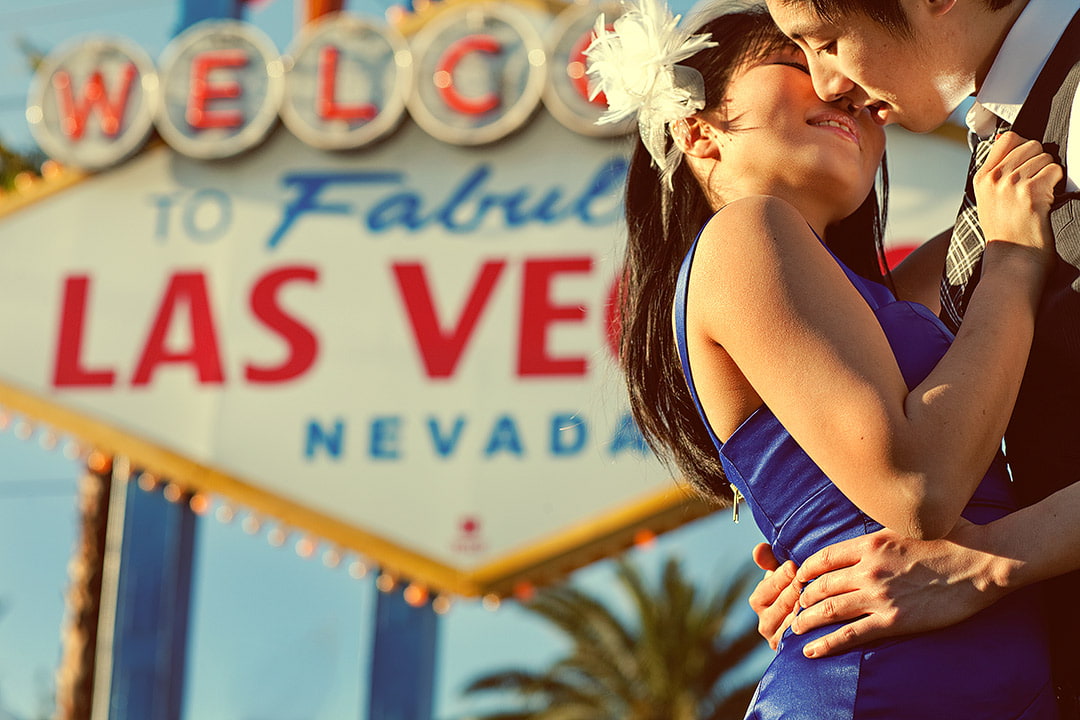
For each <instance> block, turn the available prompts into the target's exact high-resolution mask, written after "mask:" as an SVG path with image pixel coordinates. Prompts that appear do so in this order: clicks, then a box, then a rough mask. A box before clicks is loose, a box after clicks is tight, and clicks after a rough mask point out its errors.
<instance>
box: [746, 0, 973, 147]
mask: <svg viewBox="0 0 1080 720" xmlns="http://www.w3.org/2000/svg"><path fill="white" fill-rule="evenodd" d="M919 1H920V0H904V6H905V10H908V13H907V14H908V19H909V21H910V22H911V35H910V36H903V37H898V36H896V35H895V34H894V33H893V32H891V31H890V30H889V29H888V28H886V27H884V26H882V25H880V24H879V23H877V22H874V21H873V20H871V19H870V18H869V17H867V16H865V15H863V14H862V13H852V14H850V15H848V16H847V17H844V18H843V19H841V20H838V21H836V22H826V21H824V20H823V19H821V17H819V16H818V15H817V13H815V12H814V11H813V10H811V9H810V8H808V7H806V5H805V3H803V2H800V1H799V0H767V3H768V6H769V12H770V13H771V14H772V16H773V19H774V20H775V21H776V24H777V25H778V26H779V27H780V29H781V30H783V32H784V34H786V35H787V36H788V37H790V38H791V39H792V40H794V41H795V43H796V44H798V45H799V47H801V48H802V49H803V51H804V52H805V53H806V57H807V61H808V63H809V66H810V73H811V76H812V77H813V80H814V89H815V91H816V92H817V94H818V95H819V96H821V98H822V99H823V100H835V99H837V98H839V97H846V98H847V99H848V100H849V101H850V102H852V103H853V104H854V105H855V107H857V108H862V107H869V108H870V110H871V111H872V112H873V114H874V115H875V116H876V117H877V119H878V121H879V122H882V123H899V124H900V125H903V126H904V127H905V128H907V129H908V130H912V131H915V132H927V131H929V130H933V129H934V128H936V127H938V126H939V125H941V124H942V123H943V122H945V120H946V119H947V118H948V117H949V114H950V113H951V112H952V110H953V109H954V108H955V107H956V106H957V105H959V104H960V103H961V102H962V101H963V99H964V98H965V97H967V96H968V95H970V94H971V93H972V92H973V91H974V87H973V84H972V81H971V80H970V79H966V80H965V78H964V77H963V73H957V72H954V71H953V68H952V67H951V66H952V65H953V63H952V62H951V60H950V58H949V54H948V46H949V43H948V42H947V41H946V38H945V37H944V36H943V35H942V34H941V32H940V25H941V23H937V22H934V18H933V16H931V15H930V14H929V13H925V12H922V9H921V7H920V6H919Z"/></svg>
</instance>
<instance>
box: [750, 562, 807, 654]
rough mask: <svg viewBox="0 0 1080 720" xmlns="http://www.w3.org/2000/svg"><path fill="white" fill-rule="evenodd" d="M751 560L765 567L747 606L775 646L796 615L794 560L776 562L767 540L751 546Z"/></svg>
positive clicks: (774, 646)
mask: <svg viewBox="0 0 1080 720" xmlns="http://www.w3.org/2000/svg"><path fill="white" fill-rule="evenodd" d="M754 562H755V563H757V566H758V567H759V568H761V569H762V570H764V571H765V577H764V578H762V580H761V582H759V583H758V585H757V587H756V588H754V592H752V593H750V607H751V608H753V609H754V612H756V613H757V616H758V632H759V633H761V636H762V637H763V638H765V639H766V640H768V641H769V647H771V648H772V649H773V650H775V649H776V648H777V646H778V645H779V644H780V638H781V637H782V636H783V635H784V631H785V630H787V629H788V626H790V625H791V622H792V620H794V618H795V610H796V609H797V603H798V601H799V586H798V585H797V584H795V582H794V581H795V563H793V562H791V561H790V560H789V561H788V562H786V563H784V564H783V565H780V564H779V563H777V562H776V558H775V557H774V556H773V552H772V548H771V547H769V545H768V544H767V543H759V544H758V545H757V546H756V547H755V548H754Z"/></svg>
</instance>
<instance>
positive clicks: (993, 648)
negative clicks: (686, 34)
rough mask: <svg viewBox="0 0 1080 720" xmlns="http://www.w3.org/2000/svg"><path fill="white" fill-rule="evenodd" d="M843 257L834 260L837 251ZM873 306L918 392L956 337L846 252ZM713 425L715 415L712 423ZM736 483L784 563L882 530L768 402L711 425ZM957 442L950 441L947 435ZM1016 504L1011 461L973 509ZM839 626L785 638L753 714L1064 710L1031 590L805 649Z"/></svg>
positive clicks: (971, 516) (950, 716)
mask: <svg viewBox="0 0 1080 720" xmlns="http://www.w3.org/2000/svg"><path fill="white" fill-rule="evenodd" d="M696 247H697V243H696V242H695V244H694V247H692V248H691V249H690V252H689V253H687V256H686V259H685V260H684V262H683V266H682V270H681V271H680V274H679V281H678V285H677V288H676V295H675V308H674V310H675V326H676V336H677V340H678V346H679V356H680V358H681V359H682V365H683V371H684V375H685V376H686V381H687V383H688V385H689V387H690V392H691V394H692V395H693V398H694V402H695V403H696V405H697V408H698V412H700V413H701V414H702V418H704V412H703V411H702V407H701V403H700V401H699V400H698V396H697V391H696V389H695V388H694V382H693V378H692V376H691V373H690V365H689V362H688V360H687V358H688V355H687V348H686V321H685V311H686V298H687V285H688V279H689V275H690V267H691V264H692V262H693V257H694V251H695V250H696ZM834 258H835V256H834ZM837 263H839V264H840V266H841V267H842V268H843V269H844V272H845V273H846V274H847V276H848V278H849V279H850V280H851V283H852V284H853V285H854V286H855V287H856V289H858V291H859V292H860V294H862V296H863V298H864V299H865V300H866V302H867V303H868V304H869V305H870V307H871V308H872V309H873V311H874V314H875V315H876V317H877V319H878V322H879V323H880V324H881V327H882V329H883V330H884V331H885V335H886V336H887V337H888V339H889V344H890V345H891V347H892V350H893V353H894V355H895V356H896V360H897V363H898V365H899V366H900V370H901V372H902V373H903V376H904V379H905V381H906V382H907V385H908V387H909V388H913V387H915V386H916V385H918V384H919V383H920V382H921V381H922V380H923V379H924V378H925V377H926V376H927V375H928V374H929V373H930V371H931V370H932V369H933V368H934V366H935V365H936V364H937V362H938V361H939V360H940V359H941V357H942V355H944V353H945V351H946V350H947V349H948V347H949V344H950V343H951V342H952V334H951V333H950V332H949V331H948V329H946V328H945V326H944V325H943V324H942V323H941V321H940V320H938V318H937V317H936V316H935V315H934V314H933V313H932V312H930V310H929V309H927V308H926V307H925V306H923V305H919V304H917V303H910V302H902V301H898V300H897V299H896V298H895V297H893V295H892V293H891V292H890V291H889V290H888V289H886V288H885V287H884V286H882V285H880V284H878V283H874V282H871V281H869V280H866V279H864V278H862V277H859V276H858V275H856V274H855V273H853V272H852V271H851V270H849V269H848V268H847V267H845V266H844V265H843V263H841V262H840V261H839V259H837ZM707 424H708V423H707V422H706V425H707ZM709 432H710V434H711V435H712V438H713V442H714V443H715V444H716V447H717V450H718V451H719V453H720V459H721V462H722V464H723V467H724V471H725V472H726V474H727V478H728V481H729V482H730V483H732V484H733V485H734V486H735V487H736V488H738V490H739V491H740V492H741V493H742V495H743V497H744V498H745V500H746V503H747V505H748V506H749V508H750V510H751V512H752V514H753V516H754V520H755V522H756V523H757V525H758V528H759V529H760V530H761V532H762V534H764V536H765V540H766V541H767V542H768V543H770V544H771V545H772V548H773V552H774V554H775V555H776V558H777V559H778V560H779V561H780V562H784V561H786V560H794V561H795V562H796V563H798V564H802V563H803V561H805V560H806V559H807V558H808V557H809V556H810V555H812V554H813V553H814V552H816V551H818V550H820V549H821V548H823V547H825V546H826V545H830V544H832V543H835V542H839V541H840V540H846V539H848V538H853V537H857V536H859V535H865V534H867V533H872V532H874V531H876V530H879V529H881V527H882V526H881V525H879V524H878V523H876V522H875V521H874V520H872V519H871V518H870V517H868V516H867V515H866V514H865V513H863V512H862V511H860V510H859V509H858V508H857V507H856V506H855V505H854V504H853V503H852V502H851V501H850V500H848V499H847V497H845V496H844V495H843V494H842V493H841V492H840V491H839V490H838V489H837V488H836V486H835V485H833V484H832V482H830V481H829V478H827V477H826V476H825V474H824V473H823V472H822V471H821V469H820V468H818V467H817V465H815V464H814V462H813V461H812V460H811V459H810V458H809V456H807V455H806V453H805V452H804V451H803V450H802V448H800V447H799V445H798V444H797V443H796V442H795V440H794V439H793V438H792V437H791V435H790V434H788V432H787V430H785V429H784V427H783V426H782V425H781V424H780V423H779V421H778V420H777V419H776V417H775V416H774V415H773V414H772V412H770V411H769V409H768V408H766V407H761V408H759V409H758V410H757V411H755V412H754V413H753V414H752V415H751V416H750V417H749V418H747V420H746V421H745V422H743V424H742V425H741V426H740V427H739V428H738V429H737V430H736V431H735V432H734V433H733V434H732V435H731V437H730V438H728V441H727V442H726V443H721V442H720V440H719V439H718V438H717V437H716V435H715V433H713V432H712V428H711V427H710V429H709ZM945 441H946V442H947V440H945ZM1014 509H1016V506H1015V504H1014V502H1013V500H1012V497H1011V492H1010V487H1009V479H1008V474H1007V470H1006V468H1005V463H1004V458H1003V457H1001V455H1000V454H999V456H998V458H997V459H996V460H995V462H994V464H993V466H992V467H991V468H990V470H989V471H988V472H987V474H986V477H985V478H983V480H982V482H981V484H980V485H979V487H978V489H977V490H976V492H975V495H974V496H973V497H972V499H971V502H969V503H968V505H967V507H966V508H965V510H964V513H963V515H964V517H965V518H966V519H968V520H970V521H971V522H974V523H987V522H990V521H992V520H995V519H997V518H999V517H1002V516H1003V515H1006V514H1008V513H1009V512H1011V511H1012V510H1014ZM837 627H838V625H830V626H827V627H823V628H820V629H818V630H816V631H813V632H809V633H807V634H805V635H795V634H793V633H792V632H791V631H790V630H789V631H787V632H786V633H785V634H784V637H783V639H782V641H781V643H780V646H779V649H778V650H777V652H776V655H775V657H774V658H773V661H772V663H771V664H770V665H769V667H768V668H767V669H766V671H765V674H764V676H763V677H762V679H761V682H760V683H759V684H758V688H757V693H756V695H755V696H754V700H753V702H752V703H751V706H750V709H749V710H748V712H747V715H746V717H747V718H754V719H761V720H772V719H774V718H785V719H794V718H806V719H807V720H811V719H812V720H824V719H828V720H834V719H836V720H840V719H845V718H852V719H856V718H857V719H858V720H869V719H870V718H881V719H883V720H916V719H918V720H937V719H941V720H975V719H977V718H980V719H981V718H985V719H986V720H1010V719H1012V718H1024V720H1029V719H1034V718H1038V719H1039V720H1050V719H1052V718H1056V717H1057V709H1056V704H1055V700H1054V695H1053V689H1052V685H1051V682H1050V668H1049V660H1048V651H1047V643H1046V634H1045V633H1046V631H1045V628H1044V620H1043V617H1042V614H1041V612H1040V611H1039V609H1038V598H1037V596H1036V595H1035V594H1034V593H1033V592H1032V591H1019V592H1016V593H1012V594H1011V595H1009V596H1007V597H1005V598H1004V599H1002V600H1001V601H999V602H998V603H996V604H995V605H993V606H991V607H990V608H988V609H986V610H984V611H983V612H980V613H979V614H977V615H975V616H973V617H971V618H970V619H968V620H966V621H964V622H962V623H959V624H957V625H954V626H952V627H949V628H945V629H943V630H939V631H934V632H930V633H923V634H917V635H907V636H903V637H901V638H889V639H886V640H883V641H880V642H877V643H872V644H869V645H867V646H865V647H862V648H859V649H856V650H853V651H851V652H847V653H844V654H842V655H838V656H835V657H828V658H818V659H814V660H810V659H807V658H805V657H804V656H803V653H802V649H803V647H804V646H805V645H806V644H807V643H808V642H810V641H811V640H813V639H815V638H818V637H821V636H822V635H825V634H826V633H828V632H831V631H832V630H835V629H836V628H837Z"/></svg>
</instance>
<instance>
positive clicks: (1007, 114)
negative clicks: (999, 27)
mask: <svg viewBox="0 0 1080 720" xmlns="http://www.w3.org/2000/svg"><path fill="white" fill-rule="evenodd" d="M1077 11H1080V0H1029V2H1028V4H1027V7H1025V8H1024V11H1023V12H1022V13H1021V14H1020V17H1018V18H1017V19H1016V22H1015V23H1014V24H1013V26H1012V29H1011V30H1010V31H1009V34H1008V36H1007V37H1006V38H1005V42H1004V43H1003V44H1002V46H1001V50H1000V51H999V52H998V54H997V57H996V58H994V64H993V65H992V66H991V67H990V72H989V74H987V76H986V80H985V81H984V82H983V85H982V87H981V88H980V89H979V94H978V95H977V96H976V98H975V104H974V105H972V106H971V109H970V110H969V111H968V114H967V126H968V128H969V129H970V130H971V131H972V132H974V133H975V134H976V135H978V136H979V137H980V138H983V139H985V138H987V137H989V136H990V134H991V133H993V132H994V130H995V128H996V126H997V118H1001V119H1003V120H1005V121H1007V122H1009V123H1010V124H1011V123H1014V122H1016V118H1017V116H1018V115H1019V114H1020V108H1021V107H1023V105H1024V100H1025V99H1026V98H1027V96H1028V94H1029V93H1030V92H1031V88H1032V86H1034V84H1035V80H1036V79H1037V78H1038V77H1039V73H1041V72H1042V70H1043V68H1044V67H1045V66H1046V61H1047V60H1048V59H1049V58H1050V54H1051V53H1052V52H1053V50H1054V47H1055V46H1056V45H1057V43H1058V41H1059V40H1060V39H1061V36H1062V34H1064V32H1065V27H1066V26H1067V25H1068V24H1069V22H1070V21H1071V20H1072V18H1073V15H1075V14H1076V13H1077ZM1065 166H1066V168H1067V169H1068V171H1069V173H1068V174H1069V181H1068V186H1067V188H1066V189H1067V190H1069V191H1076V190H1077V189H1080V185H1078V182H1080V93H1077V95H1076V96H1075V97H1073V104H1072V114H1071V116H1070V118H1069V143H1068V148H1067V156H1066V158H1065Z"/></svg>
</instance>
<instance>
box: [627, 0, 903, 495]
mask: <svg viewBox="0 0 1080 720" xmlns="http://www.w3.org/2000/svg"><path fill="white" fill-rule="evenodd" d="M698 32H699V33H704V34H708V35H711V36H712V39H713V40H714V41H716V42H717V43H718V45H717V46H716V47H712V48H709V49H707V50H703V51H701V52H699V53H697V54H696V55H694V56H693V57H692V58H689V59H688V60H685V61H683V63H682V64H683V65H689V66H691V67H693V68H695V69H696V70H698V72H700V73H701V75H702V78H703V79H704V81H705V88H706V91H705V93H706V98H705V108H706V109H710V108H715V107H717V106H719V104H720V102H721V100H722V99H723V97H724V94H725V93H726V91H727V87H728V83H729V82H730V81H731V78H732V76H733V75H734V73H735V72H736V71H737V70H739V69H740V68H741V67H742V66H743V65H744V64H745V62H746V61H747V60H753V59H756V58H760V57H764V56H765V55H767V54H770V53H772V52H775V51H776V50H777V49H780V48H783V47H788V46H790V41H789V40H788V39H787V38H785V37H784V36H783V35H782V34H781V33H780V31H779V30H778V29H777V28H776V26H775V25H774V24H773V22H772V19H771V18H770V17H769V15H768V13H767V12H765V11H764V10H760V11H759V10H756V9H752V10H747V11H744V12H740V13H734V14H728V15H723V16H720V17H717V18H715V19H712V20H710V21H708V22H707V23H705V24H704V25H702V26H701V28H700V29H699V30H698ZM671 142H672V141H671V138H670V137H669V138H668V143H671ZM669 147H670V145H669ZM672 184H673V190H671V191H669V190H668V189H667V187H666V186H664V185H663V183H662V182H661V179H660V175H659V173H658V172H657V169H656V168H655V167H654V166H653V163H652V158H651V156H650V155H649V152H648V150H646V149H645V146H644V145H643V144H642V142H641V139H640V138H638V139H637V141H636V146H635V149H634V154H633V158H632V159H631V162H630V169H629V172H628V174H627V183H626V222H627V232H628V240H627V250H626V258H625V264H624V268H623V277H622V286H621V292H620V294H619V311H620V333H619V344H620V347H619V349H620V363H621V365H622V368H623V371H624V372H625V376H626V383H627V387H628V389H629V392H630V407H631V410H632V412H633V414H634V419H635V420H636V422H637V424H638V427H639V428H640V430H641V432H642V434H643V435H644V437H645V440H646V441H647V442H648V444H649V446H650V447H651V448H652V450H653V452H654V453H655V454H656V455H657V457H659V458H660V459H661V460H662V461H664V462H665V463H668V464H670V463H671V462H674V464H675V465H676V466H677V467H678V469H679V470H680V471H681V473H682V475H683V477H684V479H685V480H687V481H688V482H690V483H691V485H692V486H693V487H694V488H696V489H697V490H699V491H701V492H702V493H705V494H707V495H710V496H712V497H713V498H724V497H730V493H728V492H727V489H726V482H727V481H726V480H725V478H724V472H723V470H722V468H721V466H720V459H719V457H718V456H717V452H716V447H715V446H714V445H713V443H712V439H711V438H710V437H709V433H708V431H707V429H706V427H705V424H704V423H703V422H702V420H701V417H700V415H699V414H698V411H697V408H696V406H695V405H694V402H693V399H692V398H691V396H690V391H689V389H688V387H687V385H686V381H685V379H684V378H683V375H682V366H681V363H680V361H679V357H678V352H677V350H676V346H675V340H674V338H673V335H672V331H671V311H672V305H673V302H674V299H675V281H676V278H677V276H678V272H679V267H680V265H681V264H682V261H683V258H684V256H685V255H686V253H687V252H688V251H689V249H690V246H691V244H692V243H693V242H694V238H696V237H697V234H698V232H699V231H700V230H701V228H702V227H703V226H704V225H705V223H706V222H708V220H709V218H710V217H711V216H712V214H713V209H712V207H711V206H710V204H709V201H708V200H707V199H706V197H705V193H704V192H703V191H702V189H701V186H700V185H699V183H698V180H697V179H696V178H695V177H694V175H693V173H692V172H691V171H690V169H689V168H688V167H687V166H686V163H682V164H680V165H679V167H678V169H677V170H676V171H675V173H674V175H673V178H672ZM883 223H884V218H883V215H882V213H881V212H879V209H878V202H877V196H876V193H874V192H871V193H870V195H869V196H868V197H867V198H866V201H865V202H863V204H862V206H861V207H860V208H859V209H858V210H857V211H856V212H855V213H854V214H853V215H852V216H851V217H849V218H847V219H845V220H844V221H842V222H840V223H837V224H835V225H834V226H831V227H830V228H828V229H827V231H826V239H827V242H828V245H829V247H830V249H832V250H833V252H834V253H836V255H837V256H838V257H839V258H840V259H841V260H842V261H843V262H844V263H845V264H846V265H848V267H850V268H851V269H852V270H853V271H855V272H857V273H859V274H860V275H863V276H864V277H867V278H870V279H873V280H877V281H881V280H882V279H883V278H882V267H883V260H882V258H883V257H884V253H883V251H882V250H881V237H882V226H883Z"/></svg>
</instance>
